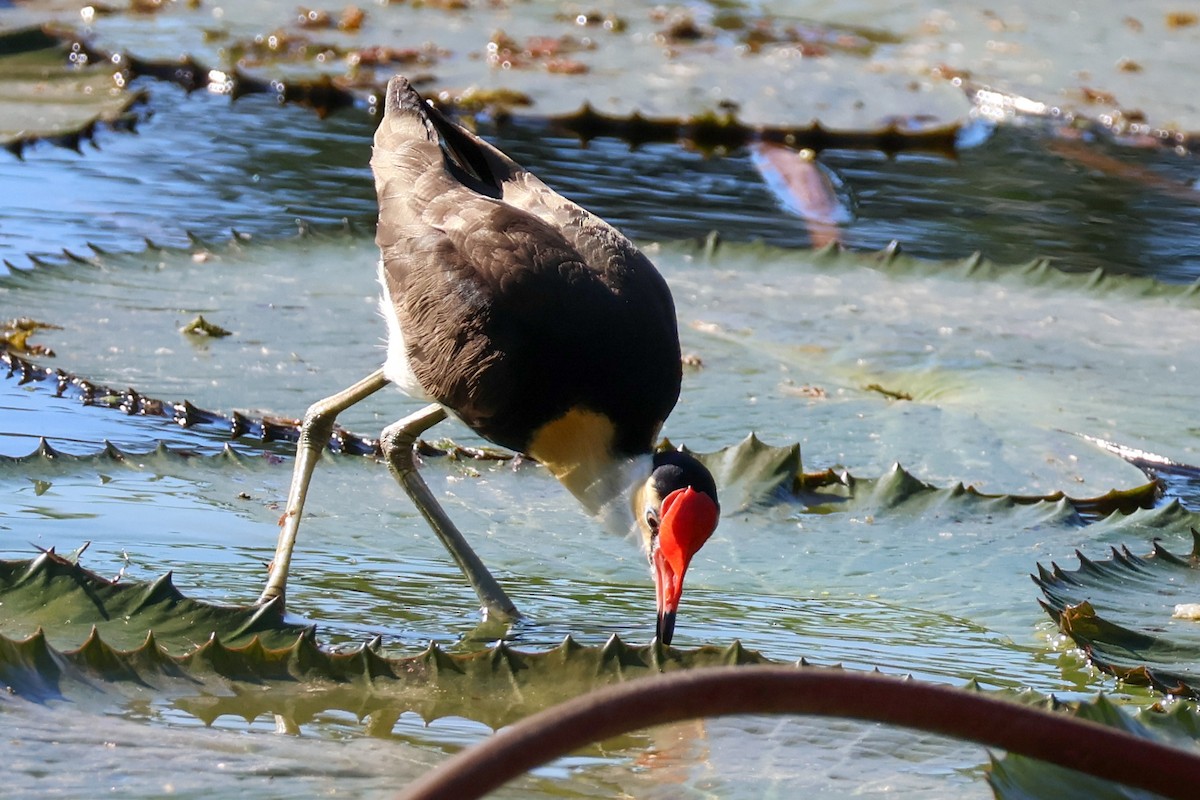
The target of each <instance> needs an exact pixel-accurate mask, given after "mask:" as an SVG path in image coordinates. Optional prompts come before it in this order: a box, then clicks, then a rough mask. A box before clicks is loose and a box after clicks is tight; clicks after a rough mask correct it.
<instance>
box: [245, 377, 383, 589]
mask: <svg viewBox="0 0 1200 800" xmlns="http://www.w3.org/2000/svg"><path fill="white" fill-rule="evenodd" d="M387 384H388V379H387V378H385V377H384V376H383V370H382V369H378V370H376V371H374V372H372V373H371V374H370V375H368V376H367V377H365V378H363V379H362V380H361V381H359V382H358V383H356V384H354V385H353V386H351V387H349V388H347V389H343V390H342V391H340V392H338V393H337V394H335V395H333V396H332V397H326V398H325V399H324V400H319V401H317V402H316V403H313V404H312V406H311V407H309V409H308V411H307V412H306V413H305V415H304V422H303V423H301V425H300V441H299V443H298V444H297V445H296V465H295V466H294V467H293V468H292V486H291V488H290V489H289V490H288V500H287V509H286V510H285V511H284V512H283V516H282V517H281V518H280V521H279V524H280V529H279V543H278V544H277V545H275V560H274V561H272V562H271V572H270V574H269V575H268V576H267V586H266V588H265V589H263V592H262V595H261V596H260V597H259V598H258V602H259V603H260V604H261V603H266V602H268V601H270V600H274V599H275V598H276V597H278V598H279V602H280V603H281V604H282V603H284V602H286V598H285V593H286V589H287V576H288V567H289V566H291V563H292V550H294V549H295V547H296V533H297V531H298V530H299V529H300V515H301V514H302V513H303V511H304V499H305V498H306V497H307V496H308V484H309V482H310V481H311V480H312V474H313V469H314V468H315V467H316V466H317V460H318V459H319V458H320V457H321V453H322V451H324V450H325V448H326V447H327V446H328V445H329V437H330V436H331V435H332V434H333V423H334V420H336V419H337V415H338V414H340V413H342V412H343V411H345V410H346V409H347V408H349V407H350V406H352V405H354V404H355V403H358V402H359V401H361V400H363V399H365V398H367V397H369V396H370V395H372V394H374V393H375V392H378V391H379V390H380V389H382V388H383V387H384V386H387ZM281 610H282V609H281Z"/></svg>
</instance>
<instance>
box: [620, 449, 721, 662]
mask: <svg viewBox="0 0 1200 800" xmlns="http://www.w3.org/2000/svg"><path fill="white" fill-rule="evenodd" d="M633 502H634V508H633V512H634V515H635V518H636V519H637V523H638V527H639V528H640V529H641V532H642V542H643V544H644V545H645V547H646V552H647V553H648V554H649V557H650V571H651V573H652V574H653V575H654V585H655V588H656V589H657V592H658V637H659V639H660V640H661V641H662V643H663V644H670V643H671V636H672V634H674V632H675V614H676V612H677V611H678V609H679V598H680V596H681V595H682V594H683V576H684V573H686V572H687V568H688V564H690V563H691V561H692V556H694V555H696V552H697V551H698V550H699V549H700V548H701V547H702V546H703V545H704V543H705V542H707V541H708V537H710V536H712V533H713V531H714V530H716V527H717V520H718V518H719V517H720V514H721V507H720V505H719V504H718V503H717V485H716V482H715V481H713V477H712V473H710V472H709V471H708V468H707V467H705V466H704V465H703V464H701V463H700V462H699V461H698V460H696V458H695V457H694V456H691V455H689V454H688V453H684V452H681V451H676V450H664V451H660V452H658V453H655V454H654V457H653V464H652V472H651V473H650V477H649V478H647V479H646V482H645V484H643V485H642V486H641V487H639V488H638V490H637V491H636V492H634V501H633Z"/></svg>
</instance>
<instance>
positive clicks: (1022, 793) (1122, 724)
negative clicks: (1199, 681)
mask: <svg viewBox="0 0 1200 800" xmlns="http://www.w3.org/2000/svg"><path fill="white" fill-rule="evenodd" d="M1072 705H1073V708H1072V711H1073V713H1074V714H1075V716H1077V717H1079V718H1081V719H1086V720H1091V721H1093V722H1099V723H1102V724H1104V725H1108V726H1110V727H1113V728H1117V729H1119V730H1122V731H1125V732H1127V733H1132V734H1133V735H1135V736H1138V737H1140V738H1144V739H1150V740H1151V741H1156V742H1160V743H1163V744H1168V745H1171V746H1174V747H1179V748H1184V749H1192V750H1194V749H1195V748H1196V747H1197V745H1198V740H1197V732H1198V731H1197V715H1196V709H1195V707H1194V706H1192V705H1190V704H1186V703H1177V704H1175V705H1173V706H1171V707H1170V708H1169V709H1167V710H1163V709H1162V708H1160V707H1151V708H1144V709H1139V710H1137V711H1133V712H1130V711H1126V710H1122V709H1121V708H1120V707H1119V706H1117V705H1116V704H1115V703H1113V702H1112V701H1111V700H1109V699H1108V698H1107V697H1105V696H1104V695H1100V696H1098V697H1097V698H1096V699H1095V700H1091V701H1088V702H1083V703H1078V704H1072ZM1063 747H1064V748H1066V747H1074V748H1086V747H1087V742H1086V741H1083V740H1076V741H1065V742H1063ZM1146 769H1147V770H1151V769H1154V766H1153V765H1149V764H1148V765H1146ZM987 779H988V784H990V785H991V787H992V791H993V792H995V793H996V800H1034V799H1035V798H1044V797H1054V798H1056V799H1057V798H1061V800H1131V798H1143V799H1144V800H1151V799H1152V798H1156V797H1159V795H1157V794H1151V793H1148V792H1145V791H1139V790H1134V789H1129V788H1127V787H1123V786H1117V785H1114V784H1112V783H1109V782H1107V781H1103V780H1100V779H1099V778H1094V777H1092V776H1090V775H1082V774H1080V773H1078V772H1074V771H1072V770H1068V769H1064V768H1062V767H1058V766H1054V765H1051V764H1047V763H1046V762H1044V761H1037V760H1035V759H1032V758H1029V757H1027V756H1020V755H1014V754H1011V753H1009V754H1006V755H1004V756H1002V757H1000V758H993V759H992V764H991V767H990V769H989V770H988V776H987Z"/></svg>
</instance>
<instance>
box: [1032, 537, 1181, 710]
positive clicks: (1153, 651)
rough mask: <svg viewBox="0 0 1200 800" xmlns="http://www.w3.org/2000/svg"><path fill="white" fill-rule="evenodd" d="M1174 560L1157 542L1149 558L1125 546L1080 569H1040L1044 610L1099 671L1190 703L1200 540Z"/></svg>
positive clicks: (1037, 578) (1085, 559)
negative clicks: (1185, 698) (1167, 693)
mask: <svg viewBox="0 0 1200 800" xmlns="http://www.w3.org/2000/svg"><path fill="white" fill-rule="evenodd" d="M1192 538H1193V548H1192V552H1191V553H1190V554H1188V555H1187V556H1182V557H1181V556H1177V555H1175V554H1173V553H1171V552H1170V551H1169V550H1168V549H1167V548H1166V547H1164V546H1163V545H1161V544H1159V543H1157V542H1155V544H1154V550H1153V552H1152V553H1150V554H1149V555H1147V556H1137V555H1134V554H1133V553H1131V552H1130V551H1129V549H1128V548H1126V547H1121V548H1120V549H1117V548H1113V549H1112V555H1111V556H1110V557H1109V558H1107V559H1105V560H1102V561H1095V560H1092V559H1090V558H1088V557H1087V556H1085V555H1083V553H1077V555H1078V557H1079V568H1078V569H1075V570H1064V569H1062V568H1061V567H1059V566H1058V565H1057V564H1053V565H1051V568H1050V569H1047V568H1045V567H1043V566H1042V565H1040V564H1039V565H1038V574H1037V575H1036V576H1034V582H1035V583H1037V584H1038V586H1039V587H1040V588H1041V589H1042V592H1043V593H1044V594H1045V596H1046V600H1045V601H1044V602H1043V603H1042V605H1043V607H1044V608H1045V609H1046V611H1047V612H1048V613H1049V614H1050V616H1051V617H1052V618H1053V619H1054V621H1055V622H1056V623H1058V626H1059V628H1060V629H1061V630H1062V631H1063V633H1065V634H1067V635H1068V636H1070V637H1071V638H1072V639H1074V640H1075V642H1076V644H1078V645H1079V646H1080V647H1082V648H1083V650H1084V651H1085V652H1086V653H1087V654H1088V657H1089V658H1090V659H1091V660H1092V662H1093V663H1095V664H1096V665H1097V666H1098V667H1100V668H1101V669H1103V670H1105V671H1106V672H1110V673H1112V674H1114V675H1117V676H1118V677H1120V678H1122V679H1123V680H1125V681H1128V682H1130V683H1135V684H1137V683H1141V684H1146V683H1149V684H1152V685H1153V686H1155V687H1156V688H1158V689H1159V690H1161V691H1165V692H1169V693H1170V694H1175V695H1183V696H1188V697H1196V696H1198V690H1200V625H1198V623H1197V622H1196V615H1195V613H1193V609H1194V608H1195V607H1196V605H1195V604H1197V603H1200V570H1198V569H1197V566H1198V565H1200V533H1197V532H1196V529H1195V528H1193V529H1192Z"/></svg>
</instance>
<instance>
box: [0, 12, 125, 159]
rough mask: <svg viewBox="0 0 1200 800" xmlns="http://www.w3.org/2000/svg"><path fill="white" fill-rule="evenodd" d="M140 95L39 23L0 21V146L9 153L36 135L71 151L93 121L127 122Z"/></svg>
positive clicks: (88, 132)
mask: <svg viewBox="0 0 1200 800" xmlns="http://www.w3.org/2000/svg"><path fill="white" fill-rule="evenodd" d="M144 100H145V96H144V94H143V93H141V92H137V91H130V90H129V89H127V88H126V87H125V86H124V85H123V83H122V82H120V81H114V79H113V68H112V66H111V65H107V64H93V63H89V62H88V60H87V59H86V58H84V57H82V53H81V51H80V49H79V47H78V46H76V47H75V48H74V49H72V48H71V46H70V45H69V44H67V45H64V44H61V43H60V42H59V40H58V39H57V38H55V37H52V36H50V35H48V34H46V33H44V32H43V31H42V30H41V29H40V28H24V29H19V30H8V31H6V30H3V27H2V26H0V146H2V147H5V148H7V149H8V150H10V151H12V152H13V153H16V154H18V155H19V154H20V153H21V151H22V150H23V149H24V147H25V146H26V145H28V144H30V143H33V142H36V141H39V140H49V141H51V142H54V143H56V144H61V145H63V146H66V147H70V148H72V149H76V150H77V149H79V147H80V144H81V142H83V141H86V140H87V139H89V138H90V137H91V136H92V134H93V132H94V131H95V128H96V126H97V125H100V124H107V125H110V126H113V127H132V125H133V124H134V122H135V121H136V116H135V114H134V113H133V111H132V109H133V108H134V106H136V105H137V104H138V103H140V102H142V101H144Z"/></svg>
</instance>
